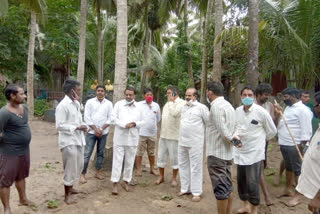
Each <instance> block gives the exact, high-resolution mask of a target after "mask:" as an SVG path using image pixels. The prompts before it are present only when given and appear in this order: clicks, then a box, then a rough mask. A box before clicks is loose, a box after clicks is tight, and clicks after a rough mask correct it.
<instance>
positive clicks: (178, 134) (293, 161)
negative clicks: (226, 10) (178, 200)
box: [0, 80, 320, 214]
mask: <svg viewBox="0 0 320 214" xmlns="http://www.w3.org/2000/svg"><path fill="white" fill-rule="evenodd" d="M80 90H81V87H80V84H79V82H77V81H74V80H66V82H65V83H64V85H63V91H64V93H65V97H64V99H63V100H62V101H61V102H60V103H59V105H58V106H57V108H56V128H57V130H58V132H59V139H58V143H59V149H60V151H61V153H62V160H63V167H64V177H63V183H64V188H65V202H66V203H67V204H72V203H74V202H75V201H73V200H72V198H71V195H72V194H77V193H79V191H77V190H76V189H74V188H73V184H74V182H75V181H77V180H79V181H80V183H82V184H83V183H86V182H87V180H86V173H87V168H88V163H89V160H90V157H91V155H92V153H93V150H94V147H95V145H97V152H96V153H97V157H96V164H95V168H96V173H95V177H96V178H97V179H103V178H104V177H103V175H102V174H101V172H100V171H101V168H102V163H103V159H104V149H105V145H106V140H107V136H108V133H109V127H110V126H111V125H114V126H115V130H114V137H113V162H112V174H111V181H112V182H113V188H112V194H113V195H118V194H119V190H118V184H120V185H121V186H122V187H123V188H124V190H125V191H129V184H130V182H131V181H132V174H133V170H134V164H135V165H136V176H142V169H141V165H142V157H143V155H144V152H145V151H146V150H147V154H148V159H149V164H150V173H151V174H153V175H155V176H158V173H157V171H156V170H155V165H157V167H158V169H159V173H160V175H159V177H158V179H157V180H156V184H158V185H160V184H161V183H163V182H164V181H165V176H164V175H165V174H164V169H165V167H166V165H167V162H168V159H169V161H170V165H171V168H172V178H171V185H172V186H173V187H175V186H177V184H178V182H177V175H178V172H179V175H180V176H179V177H180V192H179V193H178V194H177V196H179V197H180V196H183V195H185V194H192V196H193V197H192V201H193V202H199V201H200V200H201V194H202V183H203V181H202V179H203V151H204V142H206V156H207V168H208V172H209V176H210V179H211V182H212V188H213V193H214V195H215V197H216V199H217V208H218V213H219V214H230V213H231V209H232V198H233V184H232V178H231V166H232V160H233V162H234V163H235V164H236V165H237V189H238V194H239V197H240V199H241V200H242V201H243V207H242V208H240V209H239V210H238V211H237V213H252V214H256V213H258V211H257V210H258V205H259V203H260V193H259V185H261V187H262V190H263V193H264V196H265V201H266V204H267V205H271V204H272V201H271V198H270V195H269V193H268V188H267V187H266V182H265V181H264V174H263V169H264V168H265V166H266V157H267V154H266V153H267V145H268V141H269V140H270V139H272V138H273V137H274V136H275V135H276V134H277V133H278V139H279V144H280V149H281V153H282V156H283V160H284V168H285V169H286V188H285V190H284V191H283V194H282V195H281V196H293V191H292V185H293V184H294V183H295V184H296V185H297V188H296V193H295V197H294V198H293V199H292V200H291V201H289V203H288V204H289V205H290V206H295V205H297V204H299V203H300V202H301V194H302V195H304V196H306V197H307V198H309V199H312V201H311V202H310V204H309V209H310V210H312V212H314V213H316V212H318V210H317V209H318V208H319V207H320V192H319V189H320V179H319V178H320V175H319V172H320V162H319V159H318V157H319V154H320V143H319V140H320V139H319V138H320V134H319V133H320V131H319V129H318V130H317V133H316V134H315V135H314V138H313V139H312V140H311V141H310V139H311V136H312V128H311V127H312V126H311V121H312V118H313V115H314V116H315V117H318V116H320V107H319V104H320V93H316V94H315V104H316V105H315V106H313V107H312V110H313V112H314V114H313V113H312V112H311V111H310V109H309V108H308V107H306V106H305V105H304V104H303V103H302V102H301V101H300V92H299V90H297V89H295V88H287V89H285V90H284V91H282V94H283V97H284V103H285V105H286V108H285V109H284V111H283V109H282V108H281V106H280V105H278V104H274V105H273V104H272V103H271V102H269V101H268V99H269V96H270V94H271V92H272V88H271V86H270V85H269V84H260V85H259V86H258V87H257V89H253V88H250V87H244V88H243V89H242V90H241V93H240V96H241V103H242V105H241V106H239V107H238V108H237V109H236V110H234V108H233V107H232V105H231V104H230V103H229V102H228V101H227V100H226V99H225V98H224V87H223V85H222V84H221V83H220V82H210V83H209V84H208V86H207V91H206V93H207V101H208V103H209V104H210V110H209V108H208V107H207V106H205V105H203V104H201V103H199V102H198V101H197V98H198V96H197V90H196V89H194V88H188V89H187V90H186V92H185V100H183V99H181V98H180V97H179V91H178V89H177V88H176V87H168V88H167V90H166V96H167V99H168V102H167V103H166V104H165V105H164V107H163V111H162V115H161V112H160V107H159V105H158V104H157V103H156V102H154V101H153V92H152V90H151V89H145V90H144V100H143V101H140V102H136V101H135V89H134V88H132V87H127V88H126V89H125V91H124V99H123V100H120V101H118V102H117V103H115V105H114V106H113V105H112V103H111V102H110V101H108V100H107V99H106V98H105V93H106V89H105V87H104V86H103V85H97V86H96V89H95V90H96V97H95V98H92V99H90V100H88V101H87V103H86V105H85V108H84V117H83V116H82V113H81V110H82V106H81V104H80V102H79V101H78V100H79V97H78V94H79V92H80ZM5 94H6V97H7V99H8V104H7V106H5V107H3V108H2V109H1V110H0V132H1V133H2V138H1V143H0V158H1V159H0V195H1V200H2V203H3V205H4V210H5V213H10V205H9V193H10V186H11V185H12V183H13V182H16V187H17V189H18V192H19V197H20V203H21V204H25V205H28V204H29V200H28V199H27V197H26V194H25V178H26V177H27V176H28V174H29V166H30V161H29V143H30V139H31V132H30V129H29V126H28V123H27V114H26V112H27V108H25V107H24V106H22V103H23V100H24V99H25V95H24V93H23V89H21V88H20V87H18V86H16V85H9V86H8V87H7V88H6V89H5ZM282 111H283V114H282ZM160 121H161V129H160V139H159V143H158V154H157V164H156V163H155V147H156V141H157V133H158V123H159V122H160ZM276 125H277V127H276ZM13 130H19V133H15V132H16V131H13ZM20 132H21V133H20ZM85 133H86V136H85ZM22 136H23V137H22ZM22 138H23V139H22ZM22 142H23V143H22ZM295 144H297V146H296V145H295ZM308 145H309V147H310V149H308V150H306V153H305V156H304V161H303V164H302V166H301V163H302V160H301V158H300V156H299V152H298V150H299V151H300V152H301V153H303V151H305V149H304V148H306V147H307V146H308ZM311 148H312V149H311ZM11 153H12V155H11ZM9 160H10V162H11V163H14V164H10V165H9V164H6V162H7V161H9ZM121 174H122V181H121V182H120V179H121ZM300 174H301V176H300ZM299 176H300V177H299Z"/></svg>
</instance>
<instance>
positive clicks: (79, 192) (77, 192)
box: [71, 188, 84, 195]
mask: <svg viewBox="0 0 320 214" xmlns="http://www.w3.org/2000/svg"><path fill="white" fill-rule="evenodd" d="M82 193H84V192H82V191H80V190H77V189H74V188H72V189H71V194H72V195H76V194H82Z"/></svg>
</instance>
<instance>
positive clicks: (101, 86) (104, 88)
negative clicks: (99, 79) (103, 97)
mask: <svg viewBox="0 0 320 214" xmlns="http://www.w3.org/2000/svg"><path fill="white" fill-rule="evenodd" d="M99 88H102V89H103V90H104V91H106V87H105V86H104V85H100V84H99V85H97V87H96V90H98V89H99Z"/></svg>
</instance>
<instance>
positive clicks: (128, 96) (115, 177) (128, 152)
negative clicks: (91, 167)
mask: <svg viewBox="0 0 320 214" xmlns="http://www.w3.org/2000/svg"><path fill="white" fill-rule="evenodd" d="M124 95H125V99H123V100H120V101H118V102H117V103H116V104H115V105H114V109H113V111H112V114H111V120H112V121H113V123H114V124H115V129H114V136H113V159H112V173H111V181H112V182H113V189H112V194H113V195H118V183H119V181H120V177H121V171H122V166H123V160H124V169H123V177H122V180H123V182H122V183H121V186H122V187H123V188H124V190H125V191H127V192H129V182H130V181H131V179H132V171H133V166H134V160H135V157H136V152H137V146H138V143H139V129H140V128H141V127H142V126H143V125H144V121H143V117H142V113H141V111H140V109H139V107H138V104H137V103H136V102H135V100H134V99H135V97H136V96H135V89H134V88H133V87H127V88H126V90H125V91H124Z"/></svg>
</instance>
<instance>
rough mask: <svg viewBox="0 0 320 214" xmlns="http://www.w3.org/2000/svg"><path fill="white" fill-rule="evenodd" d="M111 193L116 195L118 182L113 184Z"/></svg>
mask: <svg viewBox="0 0 320 214" xmlns="http://www.w3.org/2000/svg"><path fill="white" fill-rule="evenodd" d="M111 194H112V195H118V184H117V183H114V184H113V189H112V192H111Z"/></svg>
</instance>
